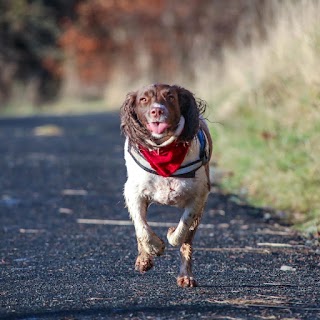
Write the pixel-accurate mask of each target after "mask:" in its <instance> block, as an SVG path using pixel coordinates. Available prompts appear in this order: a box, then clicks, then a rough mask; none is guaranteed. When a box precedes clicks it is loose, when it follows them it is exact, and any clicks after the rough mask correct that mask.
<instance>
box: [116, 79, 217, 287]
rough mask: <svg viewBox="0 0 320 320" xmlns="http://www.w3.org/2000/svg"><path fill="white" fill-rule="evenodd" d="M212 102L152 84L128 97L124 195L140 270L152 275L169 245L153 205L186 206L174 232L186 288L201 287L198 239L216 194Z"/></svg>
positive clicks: (123, 117)
mask: <svg viewBox="0 0 320 320" xmlns="http://www.w3.org/2000/svg"><path fill="white" fill-rule="evenodd" d="M205 108H206V104H205V102H204V101H202V100H196V99H195V98H194V96H193V94H192V93H191V92H190V91H188V90H186V89H184V88H182V87H179V86H171V85H167V84H152V85H149V86H146V87H143V88H142V89H140V90H138V91H136V92H131V93H128V94H127V97H126V100H125V102H124V103H123V105H122V107H121V129H122V132H123V133H124V135H125V136H126V142H125V160H126V166H127V173H128V179H127V182H126V183H125V186H124V197H125V201H126V205H127V207H128V210H129V213H130V216H131V218H132V220H133V223H134V227H135V231H136V236H137V242H138V257H137V260H136V263H135V268H136V270H138V271H140V272H142V273H143V272H145V271H148V270H149V269H151V268H152V267H153V257H154V256H160V255H162V254H163V252H164V249H165V244H164V242H163V240H161V239H160V238H159V237H158V236H157V235H156V234H155V233H154V231H153V230H152V229H151V228H150V226H149V225H148V222H147V208H148V206H149V205H150V204H151V203H158V204H163V205H170V206H176V207H179V208H184V212H183V214H182V216H181V218H180V221H179V223H178V225H177V226H176V227H171V228H169V230H168V233H167V238H168V241H169V243H170V244H171V245H172V246H180V257H181V266H180V273H179V276H178V278H177V284H178V286H180V287H195V286H197V283H196V281H195V279H194V277H193V274H192V268H191V258H192V240H193V237H194V235H195V232H196V230H197V227H198V225H199V223H200V219H201V216H202V213H203V210H204V207H205V204H206V201H207V197H208V194H209V190H210V181H209V160H210V157H211V150H212V141H211V137H210V133H209V130H208V127H207V125H206V123H205V121H204V119H203V117H202V113H203V112H204V111H205Z"/></svg>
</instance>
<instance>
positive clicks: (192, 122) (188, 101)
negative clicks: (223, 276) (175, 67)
mask: <svg viewBox="0 0 320 320" xmlns="http://www.w3.org/2000/svg"><path fill="white" fill-rule="evenodd" d="M175 88H176V90H177V92H178V99H179V105H180V110H181V114H182V115H183V116H184V118H185V126H184V130H183V132H182V135H181V140H183V141H186V142H188V141H191V140H192V139H193V138H194V136H195V135H196V134H197V132H198V130H199V127H200V120H199V117H200V114H202V113H203V112H204V111H205V103H204V102H203V101H200V100H199V101H197V100H196V99H195V97H194V95H193V93H192V92H190V91H189V90H187V89H185V88H182V87H179V86H175Z"/></svg>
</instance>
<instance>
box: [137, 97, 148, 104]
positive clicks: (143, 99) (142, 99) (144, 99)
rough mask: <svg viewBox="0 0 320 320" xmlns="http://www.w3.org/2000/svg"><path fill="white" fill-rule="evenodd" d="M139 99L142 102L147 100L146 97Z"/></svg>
mask: <svg viewBox="0 0 320 320" xmlns="http://www.w3.org/2000/svg"><path fill="white" fill-rule="evenodd" d="M139 101H140V102H142V103H146V102H147V98H146V97H141V98H140V100H139Z"/></svg>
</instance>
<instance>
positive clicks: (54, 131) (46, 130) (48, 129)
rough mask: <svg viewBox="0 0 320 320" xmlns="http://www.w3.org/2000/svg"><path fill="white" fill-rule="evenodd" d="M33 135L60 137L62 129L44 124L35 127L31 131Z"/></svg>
mask: <svg viewBox="0 0 320 320" xmlns="http://www.w3.org/2000/svg"><path fill="white" fill-rule="evenodd" d="M33 134H34V135H35V136H37V137H55V136H62V135H63V129H62V128H60V127H58V126H56V125H53V124H46V125H43V126H39V127H35V128H34V129H33Z"/></svg>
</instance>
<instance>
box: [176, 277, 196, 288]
mask: <svg viewBox="0 0 320 320" xmlns="http://www.w3.org/2000/svg"><path fill="white" fill-rule="evenodd" d="M177 285H178V286H179V287H182V288H193V287H197V286H198V284H197V282H196V280H195V279H194V278H193V277H189V276H179V277H178V278H177Z"/></svg>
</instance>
